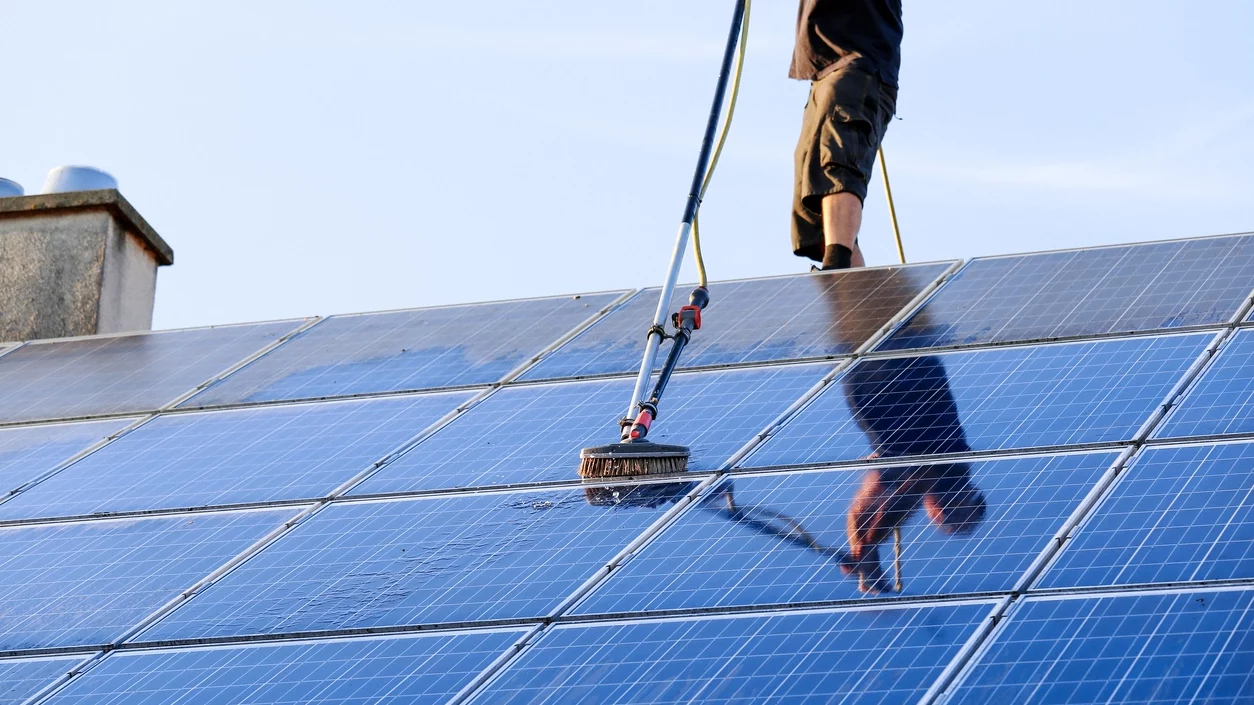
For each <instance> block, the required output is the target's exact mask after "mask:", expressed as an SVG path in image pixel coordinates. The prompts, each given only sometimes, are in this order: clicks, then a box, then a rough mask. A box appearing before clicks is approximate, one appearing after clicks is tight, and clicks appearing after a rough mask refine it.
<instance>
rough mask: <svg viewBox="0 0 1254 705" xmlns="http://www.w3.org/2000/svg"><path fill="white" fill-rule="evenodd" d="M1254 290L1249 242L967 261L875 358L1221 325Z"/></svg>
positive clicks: (1253, 250)
mask: <svg viewBox="0 0 1254 705" xmlns="http://www.w3.org/2000/svg"><path fill="white" fill-rule="evenodd" d="M1251 289H1254V236H1249V235H1242V236H1236V237H1221V238H1206V239H1200V240H1182V241H1174V242H1155V243H1148V244H1144V245H1127V246H1123V247H1108V248H1102V249H1095V250H1075V251H1070V252H1047V253H1041V254H1034V255H1020V256H1017V257H996V258H990V259H976V260H972V261H971V262H970V263H968V264H967V266H966V267H964V268H963V269H962V271H961V272H959V273H958V274H957V275H955V276H954V277H953V278H952V279H950V280H949V281H948V282H946V283H945V285H944V286H943V287H941V289H940V290H939V291H938V292H937V293H936V295H934V296H933V297H932V298H931V299H929V300H928V302H927V303H926V304H925V305H924V306H923V307H922V308H921V309H920V310H919V312H918V313H916V314H915V315H914V316H912V317H911V318H910V320H908V321H907V322H906V323H905V324H904V325H903V326H902V327H901V328H899V329H898V330H897V331H896V332H894V333H893V334H892V336H890V337H889V338H888V339H887V340H886V341H884V342H883V343H881V344H880V346H879V349H881V350H903V349H906V348H920V347H935V346H938V345H969V344H978V343H992V342H1010V341H1019V340H1041V339H1049V338H1058V337H1064V336H1081V335H1095V334H1101V333H1116V332H1133V331H1153V330H1164V329H1171V328H1178V327H1180V326H1192V325H1205V324H1214V323H1225V322H1227V321H1228V320H1230V319H1231V318H1232V317H1233V316H1234V315H1236V312H1237V309H1239V308H1240V306H1241V304H1242V303H1243V302H1244V300H1245V298H1246V296H1248V295H1249V293H1250V291H1251Z"/></svg>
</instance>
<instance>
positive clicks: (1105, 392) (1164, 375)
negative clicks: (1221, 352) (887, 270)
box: [743, 333, 1213, 467]
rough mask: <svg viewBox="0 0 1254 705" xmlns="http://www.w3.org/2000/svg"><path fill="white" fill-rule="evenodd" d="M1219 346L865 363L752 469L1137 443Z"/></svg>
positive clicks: (1145, 345)
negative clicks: (1199, 362) (1200, 360)
mask: <svg viewBox="0 0 1254 705" xmlns="http://www.w3.org/2000/svg"><path fill="white" fill-rule="evenodd" d="M1212 337H1213V336H1212V335H1210V334H1209V333H1206V334H1195V335H1177V336H1163V337H1150V338H1125V339H1119V340H1104V341H1098V342H1086V343H1066V344H1055V345H1045V346H1035V347H1010V348H994V349H991V350H975V351H964V352H955V353H945V354H941V355H926V356H918V357H899V358H868V359H864V360H862V361H860V362H859V363H858V364H856V365H855V366H854V367H852V368H850V369H849V370H848V371H847V372H845V373H843V374H842V375H841V377H840V378H839V379H838V380H836V382H835V383H833V384H832V385H831V387H830V388H828V389H826V390H824V392H823V393H822V394H820V395H819V396H818V398H817V399H815V401H814V402H813V403H812V404H810V405H809V406H807V407H806V408H805V409H803V410H802V411H801V413H800V414H798V415H797V416H796V417H795V418H794V419H793V420H791V421H789V422H788V423H787V424H786V425H785V426H784V427H783V428H782V429H781V430H780V431H779V432H778V433H777V434H776V435H775V436H773V437H772V438H771V439H770V440H768V441H767V442H766V443H765V444H763V445H762V447H761V448H760V449H759V450H758V451H756V452H754V453H753V454H752V455H750V456H749V457H748V458H747V459H746V461H745V462H744V463H743V464H744V465H746V466H753V467H763V466H768V465H800V464H805V463H822V462H831V461H839V460H855V459H858V458H863V457H866V456H868V455H870V454H871V453H872V452H875V453H876V454H878V456H879V457H886V458H887V457H899V456H914V455H927V454H934V453H954V452H965V451H970V450H977V451H983V450H1006V449H1010V448H1027V447H1037V446H1054V445H1067V444H1077V443H1094V442H1112V441H1125V440H1129V439H1131V438H1132V437H1133V435H1134V434H1135V433H1136V431H1137V430H1138V429H1139V428H1140V427H1141V426H1142V425H1143V424H1144V423H1145V422H1146V421H1147V420H1148V419H1149V418H1150V415H1151V414H1152V413H1153V412H1154V410H1155V408H1156V407H1157V406H1158V405H1159V404H1161V403H1162V402H1163V400H1164V398H1165V397H1166V396H1167V393H1168V392H1169V391H1170V390H1171V389H1172V388H1173V387H1174V386H1175V385H1176V383H1177V382H1179V380H1180V379H1181V378H1182V377H1183V375H1184V373H1185V372H1186V371H1187V370H1188V369H1189V367H1190V366H1191V365H1192V364H1193V362H1194V361H1195V360H1196V359H1197V357H1198V355H1200V354H1201V352H1202V350H1203V349H1204V348H1205V346H1206V344H1207V343H1208V342H1209V341H1210V340H1211V339H1212Z"/></svg>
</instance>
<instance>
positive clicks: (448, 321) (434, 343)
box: [185, 292, 625, 406]
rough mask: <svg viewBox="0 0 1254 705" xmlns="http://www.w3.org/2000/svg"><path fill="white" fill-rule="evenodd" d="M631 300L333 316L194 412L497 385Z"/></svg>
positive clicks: (204, 398) (602, 297)
mask: <svg viewBox="0 0 1254 705" xmlns="http://www.w3.org/2000/svg"><path fill="white" fill-rule="evenodd" d="M623 293H625V292H612V293H602V294H584V295H581V296H562V297H554V298H547V299H530V300H523V301H504V302H500V303H490V304H473V305H468V306H446V307H440V308H426V309H416V310H411V311H393V312H389V313H371V314H358V315H351V316H332V317H330V318H328V319H327V320H325V321H323V322H321V323H319V324H318V325H316V326H314V327H312V328H310V329H309V330H308V331H305V332H304V333H302V334H301V335H299V336H297V337H296V338H293V339H292V340H291V341H289V342H287V343H285V344H284V345H283V346H282V347H280V348H278V349H276V350H274V351H273V352H271V353H269V354H267V355H265V356H264V357H262V358H260V359H258V360H257V361H255V362H253V363H252V364H250V365H248V366H247V367H245V368H244V369H241V370H239V371H238V372H236V373H235V374H233V375H231V376H230V378H228V379H226V380H224V381H222V382H221V383H220V384H216V385H214V386H213V387H211V388H209V389H206V390H205V391H204V392H202V393H200V394H199V395H197V396H196V397H195V398H194V399H191V400H189V401H188V402H186V404H185V406H213V405H218V404H231V403H237V402H251V401H273V400H282V399H309V398H317V397H327V396H336V395H347V394H366V393H370V392H397V391H407V390H415V389H428V388H433V387H449V386H455V385H472V384H488V383H491V382H496V381H497V380H499V379H501V378H502V377H504V376H505V375H506V374H507V373H508V372H510V371H511V370H513V369H514V368H515V367H517V366H518V365H520V364H521V363H523V362H525V361H527V360H528V359H530V358H531V357H532V356H534V355H536V354H537V353H539V352H540V351H542V350H543V349H544V348H545V347H547V346H549V345H552V344H553V343H556V342H557V340H558V339H559V338H561V337H562V336H563V335H565V334H566V333H568V332H570V331H571V330H573V329H574V328H575V327H576V326H578V325H579V324H581V323H583V322H584V321H586V320H588V319H589V318H591V317H593V316H595V315H596V314H597V313H598V312H599V311H601V309H603V308H605V307H606V306H608V305H610V304H611V303H613V302H614V301H615V300H617V299H618V298H620V297H621V296H622V295H623Z"/></svg>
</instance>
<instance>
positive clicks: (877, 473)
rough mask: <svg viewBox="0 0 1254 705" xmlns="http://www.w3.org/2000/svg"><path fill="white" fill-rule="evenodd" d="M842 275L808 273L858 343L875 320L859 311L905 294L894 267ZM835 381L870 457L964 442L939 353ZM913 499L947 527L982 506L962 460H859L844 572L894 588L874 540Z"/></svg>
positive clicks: (870, 367) (941, 449)
mask: <svg viewBox="0 0 1254 705" xmlns="http://www.w3.org/2000/svg"><path fill="white" fill-rule="evenodd" d="M845 277H846V281H845V285H842V286H832V284H834V283H835V281H836V277H829V276H827V275H816V276H815V280H816V281H817V282H819V285H820V286H821V287H822V288H823V294H824V297H825V299H826V300H827V302H828V305H829V308H830V309H831V313H832V318H833V319H834V321H833V324H834V325H833V327H832V330H833V331H834V332H835V334H836V335H838V336H840V337H841V338H842V341H841V342H843V343H845V344H846V345H849V346H851V347H854V348H856V347H857V346H858V345H859V344H860V343H861V342H862V341H863V340H865V339H866V338H867V337H869V335H870V333H872V332H873V331H872V330H871V328H872V327H878V326H874V321H870V320H867V312H869V311H871V310H872V309H875V310H879V311H885V310H889V309H891V310H894V311H896V310H900V309H901V308H903V307H905V306H906V304H908V303H909V301H910V299H911V298H913V297H912V295H911V293H910V289H911V287H908V286H905V284H906V281H905V279H906V275H905V274H904V273H903V272H902V271H901V270H892V269H873V270H864V271H863V272H860V273H859V275H858V277H859V279H868V278H869V279H873V280H874V281H869V280H868V281H861V282H859V283H860V284H865V286H857V287H853V286H848V284H851V283H853V281H852V277H850V276H849V275H845ZM824 280H827V281H824ZM859 299H862V300H861V301H859ZM876 318H877V319H881V320H882V316H876ZM917 324H918V321H916V325H917ZM841 383H842V385H843V386H844V392H845V397H846V399H847V401H848V404H849V409H850V411H851V412H852V414H853V417H854V419H856V420H857V422H858V425H859V426H860V427H861V428H862V431H863V432H864V433H866V436H867V440H868V441H869V442H870V445H871V448H872V450H873V452H872V454H871V457H872V458H896V457H903V456H917V455H932V454H936V453H961V452H965V451H969V450H971V448H970V446H968V445H967V440H966V434H965V432H964V431H963V429H962V421H961V419H959V418H958V406H957V404H956V403H955V402H954V396H953V394H952V393H951V392H950V390H949V378H948V376H947V375H946V374H945V367H944V365H943V364H942V363H941V360H940V358H939V357H936V356H932V355H924V356H914V357H896V358H882V359H868V360H862V361H861V362H859V363H858V364H856V365H854V366H853V367H852V368H850V370H849V371H848V372H846V373H845V374H844V375H842V377H841ZM920 506H922V507H923V508H924V509H925V510H926V512H927V515H928V517H929V518H930V519H931V520H932V522H933V523H935V524H936V526H937V527H938V528H939V529H940V530H941V531H943V532H945V533H950V534H952V533H965V532H969V531H972V530H974V529H975V527H976V526H977V525H978V524H979V523H980V521H982V520H983V518H984V513H985V509H986V506H985V501H984V495H983V494H982V493H981V492H980V490H979V488H978V487H976V486H975V485H974V484H972V482H971V476H970V468H969V466H968V465H967V464H966V463H949V464H938V465H916V466H908V467H894V468H883V469H878V468H873V469H870V470H867V471H866V474H865V476H864V477H863V480H862V486H861V487H860V488H859V489H858V493H857V494H856V495H855V496H854V499H853V503H852V505H851V506H850V507H849V516H848V520H847V524H846V531H847V534H848V538H849V555H848V556H847V557H846V558H845V560H844V561H842V564H841V569H842V570H844V571H845V573H846V574H856V575H857V576H858V582H859V588H860V589H861V590H863V591H866V592H884V591H888V590H891V589H892V585H891V584H889V583H888V582H887V581H886V580H885V577H884V572H883V570H882V568H881V567H880V556H879V544H880V543H882V542H883V541H884V540H885V539H886V538H888V537H889V536H890V535H891V534H892V532H893V530H894V529H897V528H899V527H901V526H902V525H904V524H905V523H906V521H907V520H909V518H910V516H911V515H913V514H914V512H915V511H917V510H918V508H919V507H920Z"/></svg>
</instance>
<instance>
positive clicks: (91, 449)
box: [0, 413, 160, 526]
mask: <svg viewBox="0 0 1254 705" xmlns="http://www.w3.org/2000/svg"><path fill="white" fill-rule="evenodd" d="M158 416H160V413H155V414H149V415H148V416H141V417H139V418H137V419H135V421H133V422H131V423H130V424H128V425H126V426H123V427H122V428H120V429H118V430H117V431H114V432H113V433H112V434H110V435H108V436H106V437H104V438H102V439H100V440H99V441H96V442H95V443H93V444H92V445H90V446H88V447H87V448H84V449H83V450H81V451H79V452H78V453H76V454H74V455H73V456H72V457H70V458H69V459H67V460H65V461H64V462H62V463H60V464H58V465H57V466H56V467H54V468H52V469H51V470H49V471H47V472H45V473H43V474H42V475H40V476H39V477H36V478H34V479H32V480H30V481H28V482H26V483H25V484H23V485H21V486H19V487H16V488H14V489H13V490H12V491H10V492H9V494H7V495H5V496H4V497H0V505H2V504H4V503H5V502H8V501H9V500H11V499H13V498H14V497H17V496H18V495H20V494H22V493H23V492H27V491H29V490H30V489H31V488H33V487H36V486H38V485H39V484H40V483H41V482H44V481H46V480H47V479H48V478H50V477H53V476H54V475H56V474H57V473H59V472H61V471H62V470H65V469H66V468H68V467H70V466H71V465H73V464H74V463H77V462H78V461H80V460H82V459H83V458H86V457H87V456H89V455H91V454H92V453H95V452H96V451H98V450H100V449H101V448H104V447H105V446H107V445H109V444H110V443H112V442H114V441H116V440H117V439H119V438H121V437H123V436H125V435H126V434H128V433H130V432H131V431H134V430H135V429H137V428H139V427H140V426H143V425H144V424H146V423H148V422H150V421H152V420H153V419H155V418H157V417H158ZM122 418H126V417H125V416H123V417H122ZM45 423H47V422H45ZM20 523H22V522H20V521H8V522H3V521H0V526H6V525H8V524H20Z"/></svg>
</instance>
